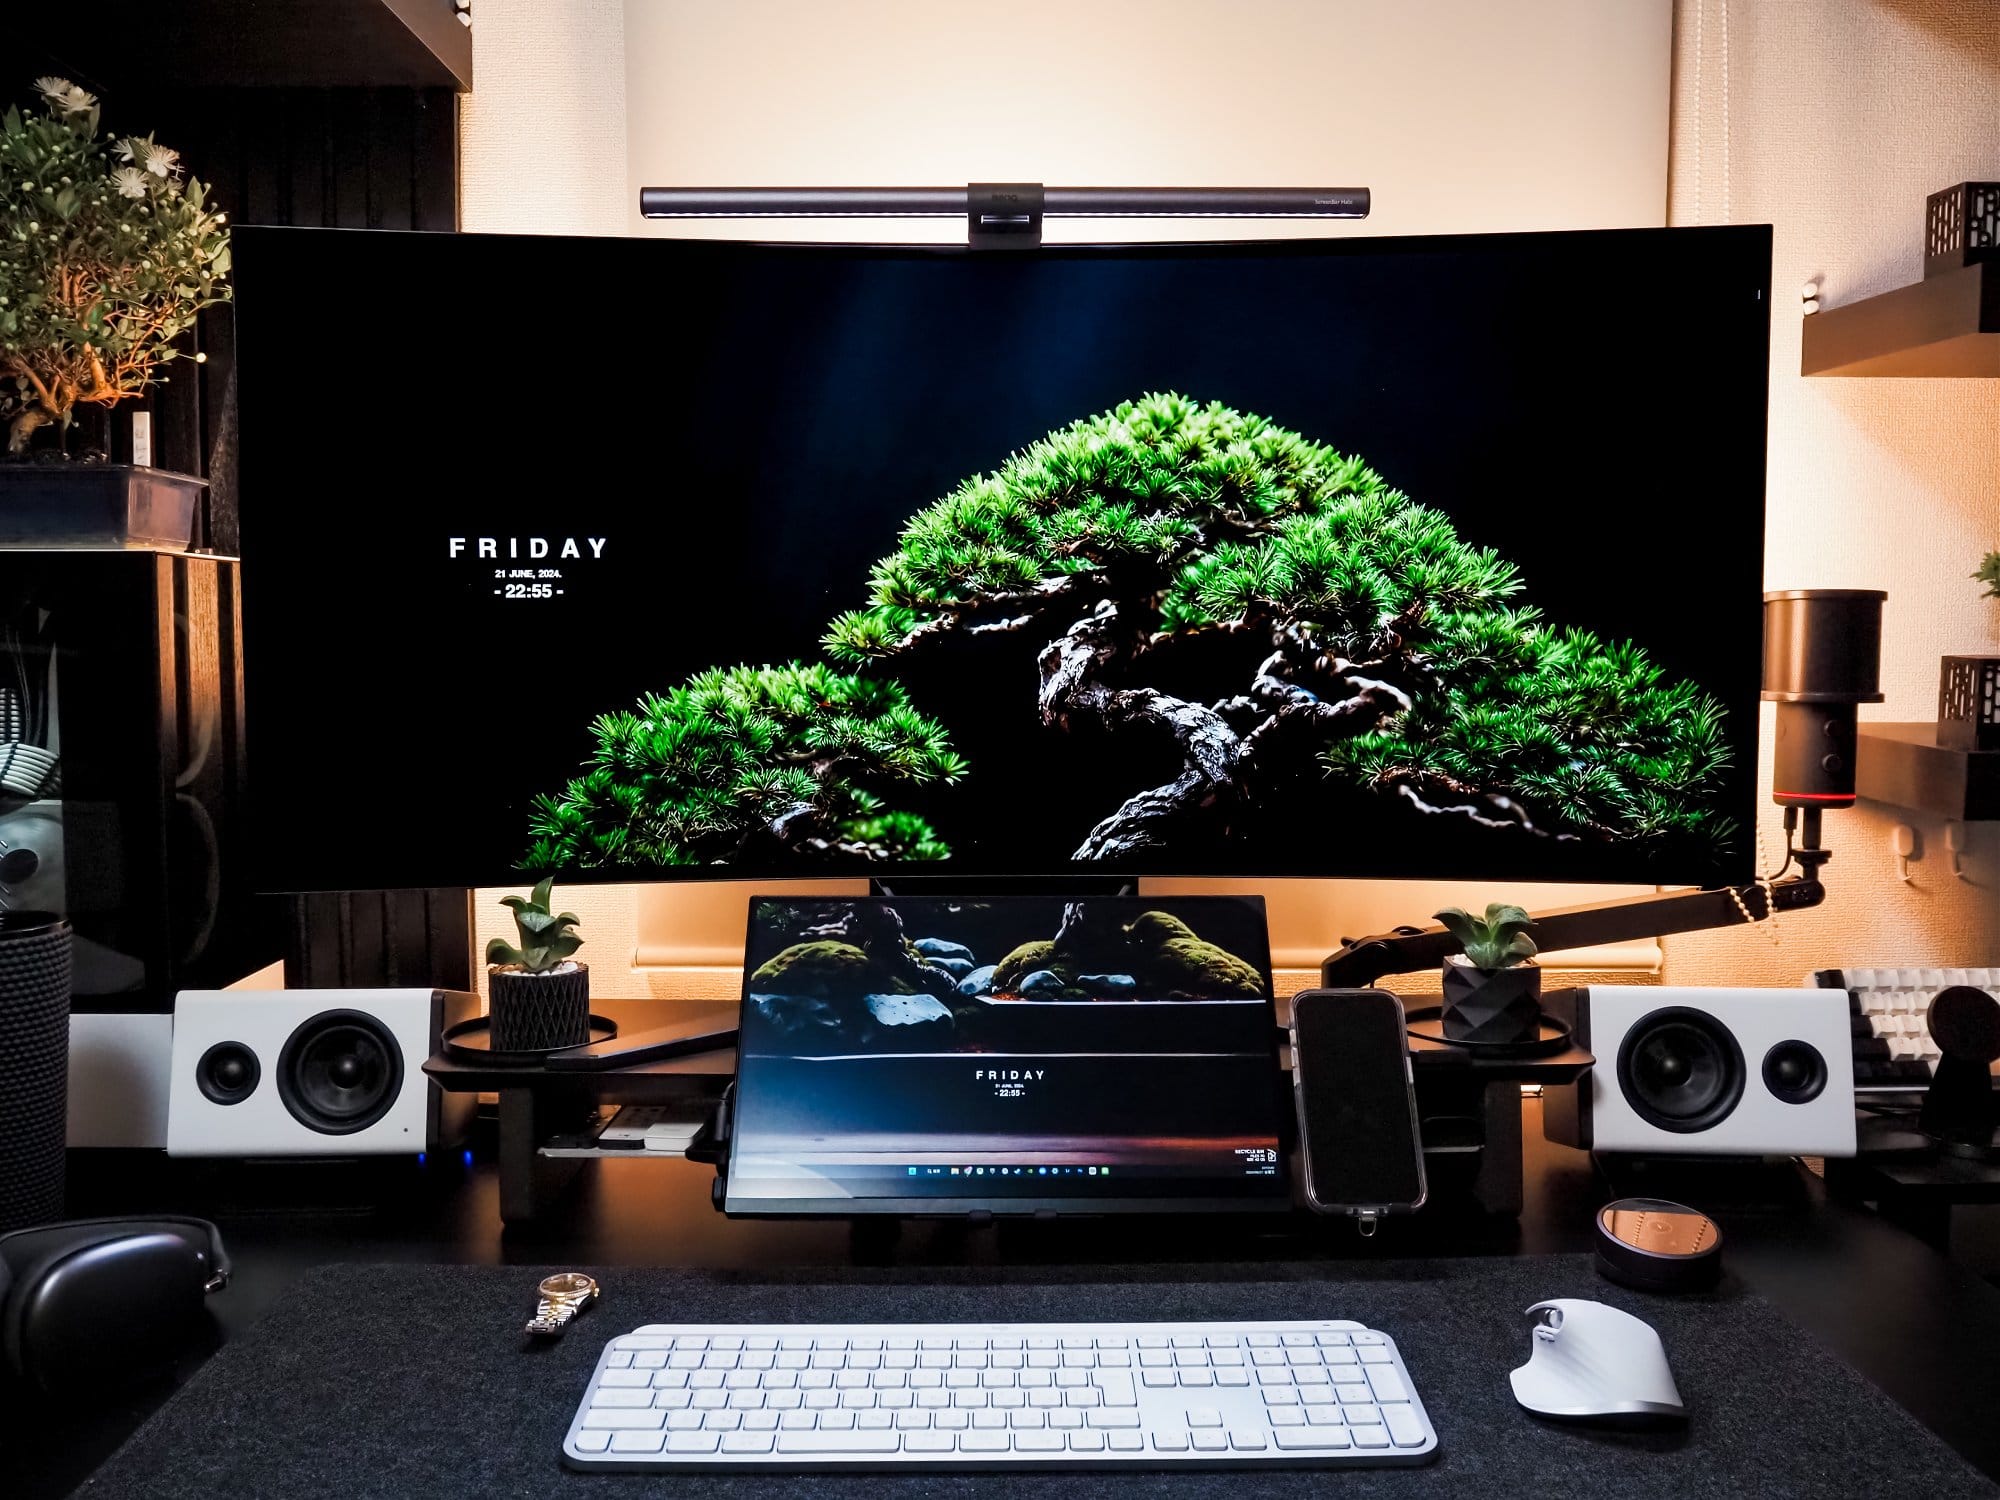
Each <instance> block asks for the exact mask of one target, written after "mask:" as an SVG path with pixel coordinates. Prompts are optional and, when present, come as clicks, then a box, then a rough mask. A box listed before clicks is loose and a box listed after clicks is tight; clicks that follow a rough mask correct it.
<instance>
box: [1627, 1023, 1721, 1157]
mask: <svg viewBox="0 0 2000 1500" xmlns="http://www.w3.org/2000/svg"><path fill="white" fill-rule="evenodd" d="M1746 1072H1747V1070H1746V1069H1745V1067H1744V1064H1743V1049H1742V1048H1741V1047H1740V1046H1738V1045H1737V1042H1736V1038H1735V1036H1734V1035H1733V1034H1732V1033H1731V1032H1730V1030H1729V1028H1728V1027H1727V1026H1725V1025H1723V1024H1722V1022H1720V1021H1719V1020H1717V1019H1716V1018H1715V1017H1714V1016H1712V1015H1710V1014H1709V1013H1708V1012H1707V1011H1703V1010H1695V1009H1693V1008H1692V1007H1690V1006H1684V1005H1675V1006H1668V1007H1666V1008H1665V1009H1662V1010H1656V1011H1653V1012H1651V1013H1650V1014H1648V1015H1644V1016H1641V1017H1640V1018H1639V1019H1638V1020H1637V1021H1635V1022H1634V1023H1633V1024H1632V1027H1631V1029H1630V1030H1629V1031H1627V1032H1626V1033H1625V1039H1624V1041H1623V1042H1621V1043H1620V1044H1619V1047H1618V1088H1619V1091H1620V1092H1621V1093H1622V1094H1623V1095H1624V1097H1625V1102H1626V1104H1627V1105H1628V1106H1630V1108H1631V1110H1632V1112H1633V1113H1634V1114H1636V1115H1637V1116H1638V1117H1639V1118H1640V1119H1642V1120H1644V1121H1645V1122H1646V1123H1647V1124H1649V1125H1652V1126H1654V1127H1655V1128H1657V1129H1660V1130H1666V1131H1671V1132H1673V1133H1674V1134H1676V1135H1697V1134H1699V1133H1700V1132H1702V1131H1704V1130H1713V1129H1714V1128H1715V1127H1716V1126H1718V1125H1720V1124H1721V1123H1722V1122H1723V1121H1724V1120H1726V1119H1728V1118H1729V1116H1730V1115H1731V1113H1733V1112H1734V1111H1735V1109H1736V1106H1737V1104H1738V1103H1740V1102H1741V1101H1742V1098H1743V1087H1744V1083H1745V1081H1746V1077H1745V1075H1746Z"/></svg>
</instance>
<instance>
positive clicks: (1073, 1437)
mask: <svg viewBox="0 0 2000 1500" xmlns="http://www.w3.org/2000/svg"><path fill="white" fill-rule="evenodd" d="M1069 1446H1070V1451H1071V1452H1073V1453H1102V1452H1103V1451H1104V1434H1103V1433H1101V1432H1090V1431H1084V1432H1072V1433H1071V1434H1070V1435H1069Z"/></svg>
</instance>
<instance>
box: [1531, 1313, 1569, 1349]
mask: <svg viewBox="0 0 2000 1500" xmlns="http://www.w3.org/2000/svg"><path fill="white" fill-rule="evenodd" d="M1562 1326H1563V1310H1562V1309H1561V1308H1560V1307H1545V1308H1543V1309H1542V1321H1541V1326H1540V1327H1538V1328H1536V1330H1535V1337H1536V1338H1538V1339H1541V1340H1542V1341H1543V1342H1545V1343H1546V1342H1550V1341H1552V1340H1553V1339H1554V1338H1555V1336H1556V1335H1557V1334H1559V1333H1561V1332H1562Z"/></svg>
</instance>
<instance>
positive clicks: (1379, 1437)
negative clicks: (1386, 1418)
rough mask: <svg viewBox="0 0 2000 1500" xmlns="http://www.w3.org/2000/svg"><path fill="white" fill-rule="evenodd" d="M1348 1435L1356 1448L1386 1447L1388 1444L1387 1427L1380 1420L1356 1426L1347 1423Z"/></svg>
mask: <svg viewBox="0 0 2000 1500" xmlns="http://www.w3.org/2000/svg"><path fill="white" fill-rule="evenodd" d="M1347 1432H1348V1435H1349V1436H1350V1437H1352V1438H1353V1439H1354V1446H1355V1447H1357V1448H1386V1447H1388V1446H1389V1429H1388V1428H1386V1427H1384V1426H1383V1425H1382V1424H1381V1423H1380V1422H1371V1423H1368V1424H1367V1425H1366V1426H1362V1427H1356V1426H1353V1425H1352V1424H1349V1426H1348V1429H1347Z"/></svg>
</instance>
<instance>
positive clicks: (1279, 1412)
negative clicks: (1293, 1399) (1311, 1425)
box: [1264, 1406, 1306, 1427]
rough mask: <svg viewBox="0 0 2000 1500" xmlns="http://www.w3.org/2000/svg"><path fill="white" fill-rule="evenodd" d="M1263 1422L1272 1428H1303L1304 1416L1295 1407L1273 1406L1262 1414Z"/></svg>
mask: <svg viewBox="0 0 2000 1500" xmlns="http://www.w3.org/2000/svg"><path fill="white" fill-rule="evenodd" d="M1264 1420H1265V1421H1267V1422H1269V1423H1270V1424H1271V1425H1272V1426H1273V1427H1303V1426H1305V1422H1306V1414H1305V1413H1304V1412H1303V1411H1301V1410H1300V1409H1299V1408H1298V1407H1296V1406H1275V1407H1273V1408H1271V1410H1270V1411H1268V1412H1266V1413H1265V1414H1264Z"/></svg>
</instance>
